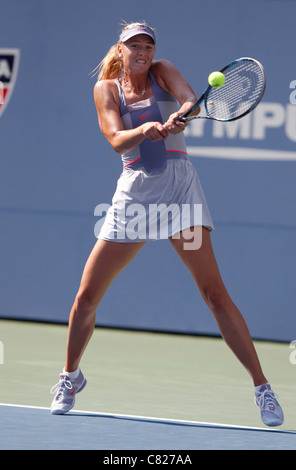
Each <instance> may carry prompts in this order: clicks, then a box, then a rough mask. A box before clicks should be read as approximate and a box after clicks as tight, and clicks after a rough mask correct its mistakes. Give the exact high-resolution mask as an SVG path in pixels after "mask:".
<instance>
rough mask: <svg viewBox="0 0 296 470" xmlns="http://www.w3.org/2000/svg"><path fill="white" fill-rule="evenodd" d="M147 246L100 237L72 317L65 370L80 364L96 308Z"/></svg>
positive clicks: (92, 326)
mask: <svg viewBox="0 0 296 470" xmlns="http://www.w3.org/2000/svg"><path fill="white" fill-rule="evenodd" d="M143 245H144V242H140V243H117V242H112V241H105V240H100V239H99V240H98V241H97V243H96V245H95V246H94V248H93V250H92V252H91V254H90V256H89V258H88V260H87V262H86V265H85V268H84V271H83V275H82V279H81V284H80V288H79V290H78V293H77V296H76V298H75V301H74V304H73V307H72V310H71V313H70V319H69V331H68V341H67V355H66V364H65V370H66V371H67V372H72V371H74V370H76V369H77V368H78V366H79V362H80V359H81V357H82V354H83V352H84V350H85V348H86V346H87V344H88V342H89V340H90V338H91V336H92V333H93V329H94V326H95V317H96V309H97V307H98V305H99V303H100V301H101V300H102V298H103V296H104V294H105V292H106V290H107V289H108V287H109V286H110V284H111V283H112V281H113V280H114V279H115V277H116V276H117V275H118V274H119V273H120V272H121V271H122V270H123V269H124V268H125V267H126V266H127V265H128V263H129V262H130V261H131V260H132V259H133V258H134V257H135V255H136V254H137V253H138V252H139V250H140V249H141V248H142V246H143Z"/></svg>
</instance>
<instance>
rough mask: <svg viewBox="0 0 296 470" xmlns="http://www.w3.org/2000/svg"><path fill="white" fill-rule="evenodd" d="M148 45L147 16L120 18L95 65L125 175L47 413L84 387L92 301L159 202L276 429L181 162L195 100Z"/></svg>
mask: <svg viewBox="0 0 296 470" xmlns="http://www.w3.org/2000/svg"><path fill="white" fill-rule="evenodd" d="M155 47H156V37H155V31H154V30H153V29H152V28H151V27H149V26H148V25H147V24H146V23H145V22H142V23H132V24H127V25H126V26H125V27H124V28H123V30H122V32H121V34H120V37H119V41H118V43H117V44H116V45H114V46H113V47H112V48H111V49H110V51H109V53H108V54H107V55H106V57H105V58H104V59H103V61H102V62H101V64H100V66H99V70H100V73H99V78H98V81H97V83H96V85H95V87H94V100H95V105H96V109H97V113H98V121H99V126H100V129H101V131H102V133H103V134H104V136H105V137H106V139H107V141H108V142H109V143H110V144H111V146H112V147H113V149H114V150H115V152H117V153H119V154H121V156H122V161H123V172H122V174H121V176H120V178H119V180H118V183H117V189H116V192H115V194H114V197H113V200H112V207H111V208H110V209H109V211H108V213H107V215H106V218H105V221H104V224H103V226H102V228H101V231H100V234H99V236H98V240H97V242H96V244H95V246H94V248H93V251H92V252H91V254H90V256H89V259H88V260H87V263H86V265H85V269H84V272H83V275H82V279H81V284H80V287H79V290H78V293H77V296H76V298H75V301H74V304H73V307H72V310H71V313H70V319H69V331H68V341H67V354H66V363H65V367H64V370H63V372H62V373H61V374H60V379H59V382H58V383H57V384H56V385H55V386H54V387H53V388H52V390H51V391H52V393H55V392H56V395H55V398H54V399H53V402H52V406H51V412H52V413H53V414H63V413H66V412H67V411H69V410H70V409H71V408H72V407H73V406H74V401H75V395H76V393H78V392H80V391H81V390H82V389H83V388H84V387H85V385H86V379H85V378H84V376H83V374H82V372H81V370H80V368H79V364H80V360H81V357H82V355H83V352H84V350H85V348H86V346H87V344H88V342H89V340H90V338H91V336H92V332H93V329H94V325H95V315H96V310H97V307H98V305H99V303H100V301H101V299H102V297H103V296H104V294H105V292H106V290H107V289H108V287H109V286H110V284H111V283H112V281H113V280H114V278H115V277H116V276H117V275H118V274H119V273H120V272H121V271H122V270H123V269H124V268H125V267H126V266H127V264H128V263H129V262H130V261H131V260H132V259H133V258H134V257H135V255H136V254H137V253H138V252H139V250H140V249H141V248H142V247H143V245H144V244H145V242H146V240H147V239H149V238H153V239H157V238H161V233H159V230H158V229H156V230H150V228H151V227H150V226H149V223H150V225H151V219H150V218H149V217H147V211H146V210H145V209H148V208H149V207H151V205H152V204H154V205H157V206H159V205H160V204H164V205H165V206H166V207H168V206H170V207H177V208H180V210H179V211H176V214H173V216H172V217H171V218H170V219H168V218H167V219H166V220H167V224H168V225H167V227H166V229H167V230H166V232H167V238H169V240H170V242H171V244H172V245H173V247H174V249H175V250H176V252H177V254H178V255H179V256H180V258H181V260H182V261H183V262H184V264H185V266H186V267H187V268H188V269H189V271H190V273H191V274H192V277H193V279H194V281H195V283H196V285H197V287H198V288H199V290H200V293H201V295H202V297H203V299H204V300H205V302H206V304H207V305H208V307H209V309H210V311H211V312H212V314H213V315H214V317H215V319H216V321H217V324H218V327H219V329H220V332H221V335H222V337H223V338H224V340H225V342H226V343H227V345H228V346H229V347H230V348H231V350H232V351H233V353H234V354H235V355H236V357H237V358H238V360H239V361H240V362H241V363H242V364H243V366H244V367H245V368H246V370H247V371H248V372H249V374H250V376H251V378H252V380H253V383H254V387H255V402H256V404H257V405H258V406H259V407H260V411H261V418H262V420H263V422H264V423H265V424H266V425H269V426H277V425H280V424H282V423H283V420H284V417H283V412H282V409H281V407H280V405H279V403H278V401H277V400H276V398H277V397H276V395H275V394H274V392H273V391H272V389H271V386H270V384H269V383H268V380H267V379H266V377H265V376H264V374H263V372H262V369H261V366H260V362H259V359H258V356H257V353H256V351H255V348H254V345H253V342H252V339H251V337H250V334H249V331H248V328H247V326H246V323H245V321H244V319H243V317H242V315H241V313H240V311H239V310H238V308H237V307H236V306H235V304H234V303H233V301H232V300H231V298H230V296H229V294H228V292H227V290H226V288H225V285H224V283H223V280H222V278H221V275H220V272H219V269H218V266H217V263H216V259H215V256H214V253H213V249H212V245H211V239H210V232H211V230H212V229H213V228H214V227H213V222H212V219H211V215H210V212H209V209H208V206H207V203H206V200H205V197H204V194H203V191H202V188H201V185H200V182H199V179H198V176H197V173H196V170H195V168H194V167H193V165H192V164H191V162H190V161H189V159H188V155H187V151H186V145H185V139H184V132H183V131H184V129H185V127H186V123H183V122H180V121H179V120H178V118H179V116H180V115H182V114H184V113H185V112H186V111H188V110H189V109H190V108H191V107H192V105H193V104H194V103H196V101H197V98H196V96H195V94H194V92H193V90H192V88H191V86H190V85H189V84H188V82H187V81H186V80H185V78H184V77H183V76H182V74H181V73H180V72H179V70H177V69H176V67H175V66H174V65H173V64H172V63H170V62H169V61H167V60H158V61H155V60H154V55H155ZM198 112H199V109H196V110H195V113H196V114H198ZM131 204H137V205H138V206H139V205H140V207H142V208H143V209H144V210H143V211H142V212H141V213H142V219H141V218H140V220H139V219H137V222H138V223H139V225H140V226H141V227H142V228H141V230H140V232H141V233H140V234H139V233H138V234H137V235H139V236H138V237H135V233H134V232H133V230H132V229H131V227H133V226H134V225H133V224H129V221H130V220H131V215H130V213H129V211H128V210H127V209H128V207H131V206H130V205H131ZM172 205H173V206H172ZM197 205H201V206H202V220H200V218H196V217H195V216H196V213H195V211H194V210H189V211H188V210H185V208H186V209H188V207H190V208H194V207H196V206H197ZM199 207H200V206H199ZM132 216H134V214H132ZM153 226H154V227H155V226H157V224H155V223H154V225H153ZM161 228H162V227H160V229H161ZM160 231H161V230H160ZM190 237H191V239H192V237H199V239H200V240H199V243H196V240H193V242H194V243H193V242H192V246H191V247H189V248H190V249H188V240H190Z"/></svg>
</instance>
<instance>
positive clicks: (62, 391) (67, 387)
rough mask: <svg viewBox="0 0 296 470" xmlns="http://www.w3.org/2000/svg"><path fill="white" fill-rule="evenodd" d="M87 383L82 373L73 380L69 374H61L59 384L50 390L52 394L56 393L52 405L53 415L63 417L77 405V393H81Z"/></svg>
mask: <svg viewBox="0 0 296 470" xmlns="http://www.w3.org/2000/svg"><path fill="white" fill-rule="evenodd" d="M86 383H87V381H86V379H85V378H84V376H83V374H82V372H81V371H79V374H78V377H77V378H76V379H72V380H70V378H69V376H68V375H67V374H64V373H62V374H60V380H59V382H58V383H57V384H55V385H54V386H53V387H52V388H51V390H50V393H55V392H56V396H55V397H54V399H53V401H52V404H51V413H52V414H53V415H63V414H65V413H67V412H68V411H70V410H71V409H72V408H73V406H74V404H75V395H76V393H79V392H81V391H82V390H83V389H84V387H85V386H86Z"/></svg>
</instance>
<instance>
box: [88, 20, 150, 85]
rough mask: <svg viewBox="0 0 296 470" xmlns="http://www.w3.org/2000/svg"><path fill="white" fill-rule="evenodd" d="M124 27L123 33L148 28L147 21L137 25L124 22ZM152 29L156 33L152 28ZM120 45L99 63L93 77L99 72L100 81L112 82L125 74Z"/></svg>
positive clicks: (116, 45)
mask: <svg viewBox="0 0 296 470" xmlns="http://www.w3.org/2000/svg"><path fill="white" fill-rule="evenodd" d="M123 25H124V27H123V28H122V30H121V33H122V32H123V31H125V30H126V29H129V28H133V27H135V26H148V25H147V23H146V21H145V20H143V21H141V22H135V23H126V22H125V21H124V22H123ZM149 28H150V29H152V30H153V31H155V30H154V29H153V28H151V26H149ZM118 44H119V43H116V44H114V45H113V46H112V47H111V48H110V49H109V51H108V52H107V54H106V56H105V57H104V59H103V60H102V61H101V62H100V63H99V65H98V66H97V67H96V68H95V69H94V70H93V71H92V72H91V73H92V77H93V76H95V75H96V74H97V73H98V72H99V74H98V80H112V79H114V78H118V77H120V76H121V74H122V72H123V60H122V58H121V57H119V54H118Z"/></svg>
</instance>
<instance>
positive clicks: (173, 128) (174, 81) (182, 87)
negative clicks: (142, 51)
mask: <svg viewBox="0 0 296 470" xmlns="http://www.w3.org/2000/svg"><path fill="white" fill-rule="evenodd" d="M153 74H154V76H155V78H156V80H157V81H158V83H159V84H160V86H162V88H164V89H165V90H167V91H168V92H169V93H171V94H172V95H173V96H175V98H176V99H177V100H178V101H179V103H180V109H179V110H178V112H177V113H174V114H172V115H171V116H170V117H169V119H168V121H167V122H166V124H165V127H166V128H167V129H168V130H169V132H171V133H177V132H182V131H183V130H184V127H186V124H185V123H181V122H180V121H179V120H178V119H179V116H181V115H182V114H184V113H186V112H187V111H189V110H190V108H191V107H192V106H193V105H194V104H195V103H196V102H197V98H196V95H195V93H194V91H193V90H192V88H191V86H190V85H189V83H188V82H187V80H186V79H185V78H184V77H183V75H182V74H181V73H180V72H179V70H178V69H177V68H176V67H175V66H174V65H173V64H172V63H171V62H169V61H168V60H164V59H162V60H159V61H157V62H155V63H154V64H153ZM199 112H200V108H199V106H198V107H197V108H196V109H195V110H194V111H193V112H192V115H197V114H198V113H199Z"/></svg>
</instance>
